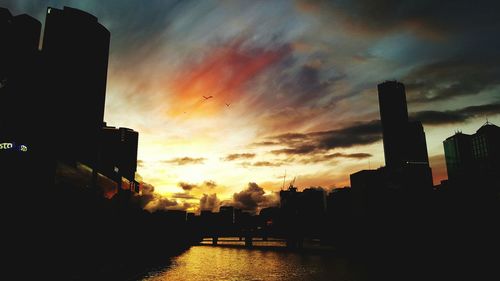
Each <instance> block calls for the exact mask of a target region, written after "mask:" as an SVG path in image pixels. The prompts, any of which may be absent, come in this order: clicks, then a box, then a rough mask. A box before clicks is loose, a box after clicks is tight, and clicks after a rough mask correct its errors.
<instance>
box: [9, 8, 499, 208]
mask: <svg viewBox="0 0 500 281" xmlns="http://www.w3.org/2000/svg"><path fill="white" fill-rule="evenodd" d="M0 6H4V7H6V8H9V9H10V11H11V12H12V13H13V14H14V15H17V14H22V13H27V14H29V15H31V16H33V17H35V18H37V19H38V20H40V21H41V22H42V23H43V21H44V18H45V12H46V8H47V7H48V6H51V7H55V8H62V7H63V6H70V7H74V8H78V9H82V10H84V11H87V12H89V13H91V14H94V15H96V16H97V17H98V18H99V21H100V22H101V23H102V24H103V25H104V26H105V27H106V28H108V29H109V30H110V32H111V49H110V58H109V70H108V84H107V95H106V110H105V121H106V122H107V123H108V124H109V125H112V126H117V127H118V126H120V127H128V128H133V129H134V130H136V131H138V132H139V133H140V136H139V151H138V159H139V165H138V171H137V172H138V175H137V177H138V178H139V179H141V180H143V181H144V182H146V183H148V184H147V185H145V186H146V189H147V190H149V191H152V190H153V189H154V192H155V195H154V196H153V197H154V200H153V201H154V202H155V203H154V206H155V207H166V208H184V209H186V208H187V209H188V210H191V211H194V210H199V209H214V210H215V209H216V208H217V207H218V206H220V205H221V204H225V203H227V202H231V204H233V205H235V206H238V207H241V208H243V209H248V210H257V209H259V208H263V207H266V206H269V205H272V204H273V203H275V202H276V193H275V192H276V191H279V190H280V189H281V188H282V187H283V186H285V187H287V186H288V184H289V182H290V181H291V180H293V179H295V185H296V186H298V187H299V189H302V188H307V187H311V186H315V187H317V186H321V187H323V188H326V189H331V188H338V187H344V186H349V174H351V173H353V172H356V171H359V170H362V169H368V168H372V169H374V168H378V167H380V166H383V165H384V157H383V148H382V141H381V133H380V125H379V122H378V120H379V118H380V116H379V111H378V99H377V84H379V83H381V82H383V81H385V80H399V81H401V82H403V83H405V85H406V89H407V100H408V109H409V113H410V115H411V117H413V118H416V119H418V120H421V121H422V122H423V124H424V129H425V133H426V136H427V146H428V152H429V157H430V164H431V167H432V169H433V176H434V182H435V183H436V184H437V183H439V182H440V180H442V179H445V178H446V177H447V176H446V168H445V165H444V156H443V153H444V152H443V145H442V141H443V140H444V139H446V138H447V137H449V136H451V135H453V134H454V133H455V132H456V131H457V130H461V131H463V132H464V133H474V132H475V131H476V130H477V129H478V128H479V127H480V126H481V125H482V124H484V123H485V122H486V119H488V120H489V121H490V122H492V123H494V124H497V125H500V52H499V51H498V50H500V37H499V36H498V34H500V17H498V16H497V11H498V10H499V8H500V7H499V6H500V4H498V3H497V1H485V0H476V1H463V0H455V1H451V0H444V1H430V0H421V1H410V0H402V1H396V0H358V1H345V0H332V1H321V0H317V1H306V0H296V1H293V0H289V1H281V0H273V1H243V0H242V1H229V0H226V1H224V0H220V1H215V0H204V1H189V0H185V1H167V0H148V1H145V0H142V1H140V0H131V1H123V0H109V1H98V0H87V1H47V0H40V1H34V0H31V1H29V0H15V1H14V0H1V1H0ZM203 96H206V97H208V96H212V98H210V99H205V98H203ZM285 175H286V178H284V177H285ZM284 179H285V180H284Z"/></svg>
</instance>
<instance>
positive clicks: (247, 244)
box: [245, 235, 253, 247]
mask: <svg viewBox="0 0 500 281" xmlns="http://www.w3.org/2000/svg"><path fill="white" fill-rule="evenodd" d="M252 246H253V241H252V236H249V235H248V236H245V247H252Z"/></svg>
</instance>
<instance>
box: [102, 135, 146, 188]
mask: <svg viewBox="0 0 500 281" xmlns="http://www.w3.org/2000/svg"><path fill="white" fill-rule="evenodd" d="M138 140H139V133H137V132H136V131H134V130H132V129H128V128H115V127H108V126H104V127H103V128H102V131H101V145H100V146H101V155H100V159H101V160H100V165H99V171H100V172H102V173H103V174H104V175H105V176H107V177H110V178H112V179H115V180H116V181H121V178H122V177H124V178H126V179H128V180H129V181H131V182H133V181H134V179H135V172H136V170H137V147H138Z"/></svg>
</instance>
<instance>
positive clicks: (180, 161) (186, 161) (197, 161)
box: [162, 157, 206, 166]
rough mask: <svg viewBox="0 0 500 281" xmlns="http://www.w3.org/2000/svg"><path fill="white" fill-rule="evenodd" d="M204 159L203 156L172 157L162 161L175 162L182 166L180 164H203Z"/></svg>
mask: <svg viewBox="0 0 500 281" xmlns="http://www.w3.org/2000/svg"><path fill="white" fill-rule="evenodd" d="M205 160H206V159H205V158H191V157H181V158H174V159H171V160H165V161H162V162H163V163H168V164H177V165H179V166H182V165H195V164H203V163H204V162H205Z"/></svg>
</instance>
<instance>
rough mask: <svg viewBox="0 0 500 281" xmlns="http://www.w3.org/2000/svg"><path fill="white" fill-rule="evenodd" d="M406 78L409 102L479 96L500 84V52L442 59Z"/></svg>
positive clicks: (418, 69)
mask: <svg viewBox="0 0 500 281" xmlns="http://www.w3.org/2000/svg"><path fill="white" fill-rule="evenodd" d="M497 45H499V47H500V44H497ZM478 51H479V50H478ZM403 81H405V82H406V87H407V89H408V92H409V93H408V100H409V102H433V101H439V100H449V99H452V98H457V97H462V96H468V95H477V94H479V93H481V92H483V91H487V90H491V89H493V88H495V87H498V86H500V55H498V54H496V55H493V54H492V55H487V54H480V53H478V54H470V57H469V58H467V59H465V58H460V59H451V60H445V61H439V62H436V63H432V64H428V65H425V66H423V67H420V68H417V69H416V70H414V71H412V72H411V73H410V74H409V75H408V76H407V77H405V78H403Z"/></svg>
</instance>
